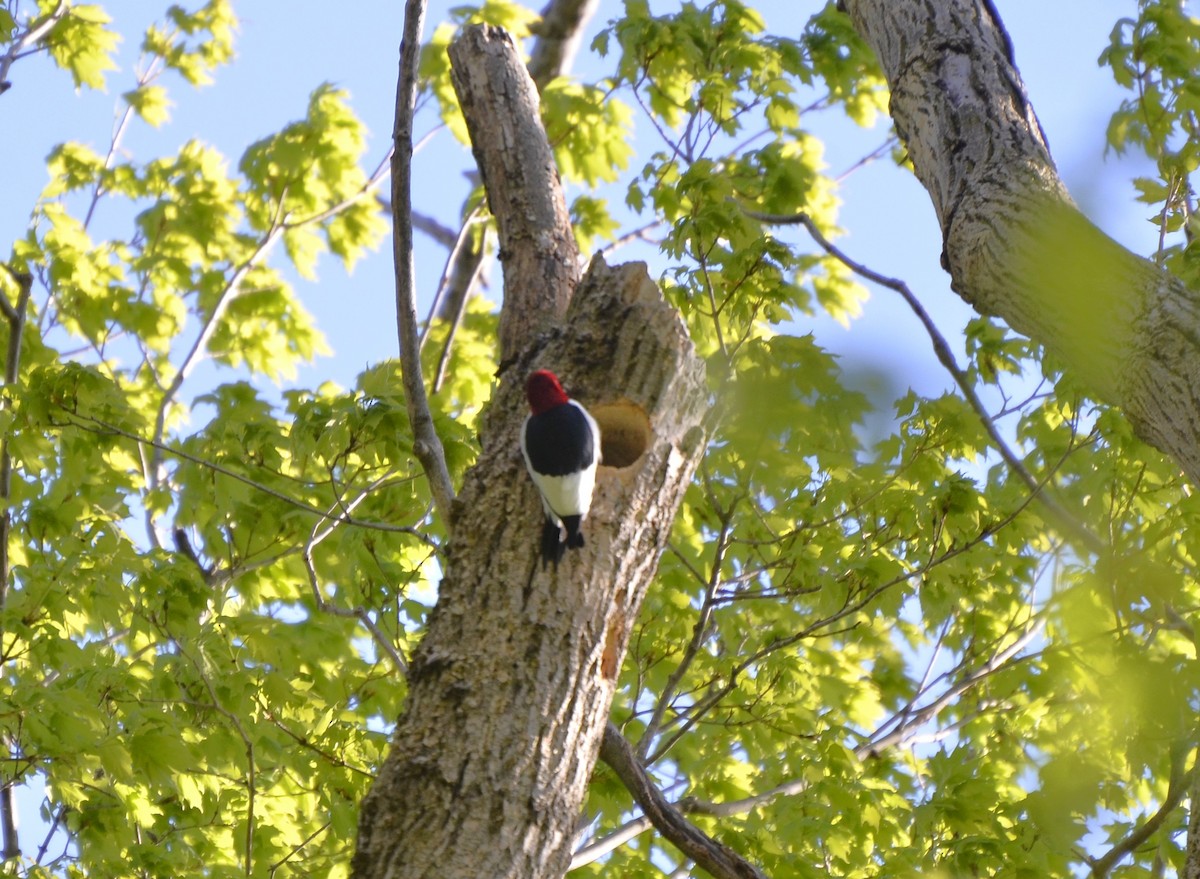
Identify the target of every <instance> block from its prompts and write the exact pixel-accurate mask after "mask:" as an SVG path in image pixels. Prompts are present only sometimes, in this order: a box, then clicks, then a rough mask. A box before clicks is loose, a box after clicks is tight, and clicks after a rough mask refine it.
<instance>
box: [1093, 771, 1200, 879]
mask: <svg viewBox="0 0 1200 879" xmlns="http://www.w3.org/2000/svg"><path fill="white" fill-rule="evenodd" d="M1185 756H1186V751H1183V750H1180V751H1179V752H1178V753H1177V754H1175V755H1173V756H1172V762H1171V777H1170V780H1169V781H1168V783H1167V795H1166V796H1165V797H1163V801H1162V803H1161V805H1159V807H1158V809H1157V810H1156V811H1155V812H1154V814H1153V815H1151V816H1150V817H1148V818H1147V819H1146V820H1145V821H1143V822H1142V823H1141V824H1140V825H1138V826H1137V827H1135V828H1133V830H1131V831H1130V832H1129V834H1128V835H1127V836H1125V838H1124V839H1122V840H1120V841H1119V842H1118V843H1117V844H1116V845H1114V846H1113V847H1112V848H1111V849H1109V850H1108V851H1107V852H1106V853H1105V854H1104V856H1103V857H1100V858H1095V859H1092V858H1088V865H1089V866H1090V867H1091V868H1092V876H1093V877H1094V879H1105V877H1106V876H1107V875H1108V873H1109V871H1110V870H1112V868H1113V867H1115V866H1116V865H1117V862H1118V861H1120V860H1121V859H1122V858H1123V857H1125V856H1126V855H1128V854H1130V853H1131V852H1133V851H1134V850H1135V849H1136V848H1137V847H1138V846H1140V845H1142V843H1144V842H1145V841H1146V840H1148V839H1149V838H1150V837H1151V836H1153V835H1154V834H1155V833H1156V832H1157V831H1158V829H1159V828H1160V827H1162V825H1163V824H1164V823H1165V822H1166V820H1167V818H1168V817H1170V815H1171V813H1172V812H1174V811H1175V809H1176V808H1177V807H1178V806H1179V804H1180V802H1182V800H1183V798H1184V796H1190V797H1191V801H1192V806H1191V813H1192V814H1191V816H1190V819H1189V821H1188V833H1187V860H1186V861H1185V863H1184V870H1183V875H1184V877H1185V879H1196V877H1200V852H1198V851H1197V847H1198V842H1197V839H1196V834H1197V831H1198V830H1200V818H1198V815H1200V808H1197V802H1198V801H1197V794H1200V790H1197V788H1198V787H1200V784H1198V783H1197V779H1198V778H1200V774H1198V773H1197V772H1196V766H1195V765H1193V766H1192V768H1191V769H1189V770H1187V771H1186V772H1185V771H1184V769H1183V760H1184V758H1185Z"/></svg>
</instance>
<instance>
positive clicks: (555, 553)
mask: <svg viewBox="0 0 1200 879" xmlns="http://www.w3.org/2000/svg"><path fill="white" fill-rule="evenodd" d="M566 548H567V547H566V544H565V543H563V542H562V541H561V540H559V529H558V523H557V522H555V521H554V520H553V519H546V520H545V522H544V523H543V525H542V567H543V568H544V567H546V565H548V564H555V565H557V564H558V563H559V561H560V560H561V559H562V557H563V552H564V551H566Z"/></svg>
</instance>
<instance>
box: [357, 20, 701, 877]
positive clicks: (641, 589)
mask: <svg viewBox="0 0 1200 879" xmlns="http://www.w3.org/2000/svg"><path fill="white" fill-rule="evenodd" d="M452 59H453V61H454V64H455V77H456V87H457V88H458V89H459V91H460V95H461V96H462V103H463V107H464V113H465V115H466V118H467V123H468V127H469V128H470V130H471V133H472V140H473V142H474V144H475V151H476V156H477V158H478V160H479V162H480V165H481V170H482V172H483V176H484V180H485V181H486V182H487V185H488V197H489V203H490V205H491V208H492V210H493V212H494V213H495V214H496V215H497V220H498V226H499V229H500V235H501V241H500V244H501V253H502V255H503V256H504V257H505V258H506V259H505V263H504V267H505V291H506V293H505V304H504V310H505V319H504V320H502V327H504V328H505V329H503V330H502V333H505V339H506V343H505V344H506V346H507V347H506V360H505V363H504V364H502V366H501V370H500V373H499V383H498V385H497V387H496V389H495V392H494V395H493V401H492V404H491V405H490V406H489V408H488V411H487V413H486V414H485V415H484V417H483V419H482V423H481V427H480V439H481V442H482V445H483V453H482V455H481V456H480V460H479V462H478V464H477V465H476V466H475V467H474V468H473V469H472V471H471V472H470V473H469V474H468V476H467V478H466V483H465V485H464V486H463V489H462V491H461V493H460V495H459V498H458V501H457V502H456V509H455V517H454V522H453V536H452V538H451V542H450V546H449V551H448V555H447V559H446V572H445V578H444V579H443V580H442V583H441V586H440V590H439V595H438V602H437V606H436V608H435V609H434V611H433V614H432V616H431V619H430V623H429V629H428V631H427V633H426V635H425V637H424V640H423V641H422V642H421V644H420V646H419V647H418V649H417V651H416V655H415V656H414V657H413V661H412V666H411V673H410V677H409V696H408V702H407V704H406V706H405V711H404V714H403V716H402V717H401V718H400V720H399V722H398V724H397V729H396V733H395V737H394V741H393V746H392V751H391V753H390V754H389V757H388V759H387V761H386V763H385V765H384V767H383V769H382V771H381V772H380V775H379V778H378V779H377V780H376V782H375V785H374V787H373V788H372V790H371V793H370V794H369V795H368V797H367V798H366V800H365V801H364V803H363V808H362V814H361V818H360V822H359V840H358V851H357V853H356V855H355V859H354V873H355V875H356V876H357V877H360V879H364V877H372V879H373V877H385V876H387V877H404V879H418V877H438V879H478V877H481V876H486V877H489V879H503V877H512V879H517V877H521V879H540V877H559V876H561V875H562V874H563V873H564V872H565V870H566V868H567V865H568V863H569V861H570V857H571V844H572V838H573V832H574V825H575V821H576V819H577V818H578V816H579V814H580V810H581V808H582V804H583V799H584V795H585V793H586V788H587V783H588V779H589V776H590V774H591V770H592V767H593V765H594V763H595V759H596V754H597V751H598V749H599V745H600V741H601V738H602V736H603V733H604V727H605V722H606V720H607V718H608V712H609V707H610V703H611V700H612V695H613V688H614V685H615V681H616V676H617V672H618V670H619V668H620V663H621V658H622V656H623V655H624V651H625V645H626V639H627V637H628V633H629V628H630V625H631V623H632V622H633V620H634V618H635V617H636V615H637V612H638V608H639V606H640V604H641V601H642V598H643V596H644V594H645V590H646V587H647V585H648V584H649V582H650V579H651V578H652V576H653V574H654V571H655V569H656V568H657V563H658V556H659V553H660V551H661V549H662V546H663V544H664V542H665V540H666V536H667V534H668V532H669V530H670V527H671V523H672V521H673V519H674V517H675V513H676V511H677V508H678V505H679V503H680V502H681V500H682V497H683V493H684V491H685V489H686V487H687V485H688V483H689V482H690V480H691V477H692V473H693V472H694V469H695V466H696V463H697V461H698V460H699V456H700V454H701V452H702V449H703V435H702V431H701V428H700V420H701V417H702V415H703V411H704V406H705V400H706V393H705V382H704V370H703V365H702V363H701V362H700V361H699V360H698V359H697V358H696V357H695V355H694V352H693V350H692V347H691V344H690V342H689V341H688V339H687V335H686V331H685V330H684V328H683V325H682V323H681V322H680V320H679V318H678V316H677V315H676V314H675V312H674V311H673V310H672V309H671V308H670V307H669V306H668V305H667V304H666V303H665V302H664V300H663V298H662V295H661V293H660V291H659V290H658V288H657V287H656V286H655V285H654V284H653V283H652V282H651V281H650V279H649V277H648V276H647V274H646V270H645V267H644V266H642V265H640V264H633V265H626V266H618V267H615V268H609V267H608V266H606V265H605V264H604V263H603V262H602V261H600V260H596V261H595V262H593V264H592V267H591V269H590V270H589V271H588V273H587V275H586V277H585V278H584V279H583V281H582V282H581V283H579V287H578V289H577V290H575V289H574V287H575V280H574V278H573V277H572V276H571V272H570V271H569V270H568V268H567V264H568V263H569V262H571V260H572V259H574V257H573V256H572V255H571V254H572V253H573V249H574V245H573V242H572V243H571V244H570V245H569V246H567V245H566V244H565V242H566V241H567V240H568V239H569V238H570V230H569V227H567V226H566V215H565V212H560V211H559V210H557V205H559V204H561V192H560V191H559V184H558V179H557V174H556V173H555V171H554V166H553V163H552V161H551V160H550V159H549V151H548V148H547V146H546V143H545V134H544V132H543V131H542V130H541V129H540V126H539V125H538V122H537V115H536V113H537V101H536V92H535V91H534V90H533V85H532V83H531V82H530V81H529V79H528V75H527V74H526V73H525V71H524V69H523V68H522V67H521V65H520V62H519V59H518V58H517V56H516V54H515V52H514V51H513V49H512V45H511V43H510V42H509V41H508V38H507V36H506V35H505V34H503V32H501V31H497V30H494V29H491V28H471V29H468V30H467V32H466V33H464V35H463V36H462V37H461V38H460V41H459V43H458V44H457V46H456V48H455V49H454V50H452ZM531 94H532V95H533V97H532V99H531V98H530V95H531ZM531 138H532V139H533V140H534V141H538V142H531V141H530V139H531ZM531 163H532V164H531ZM547 163H548V164H547ZM518 166H519V167H518ZM514 169H515V170H514ZM529 187H535V188H541V189H542V191H537V192H530V191H527V190H528V188H529ZM522 188H523V189H524V190H526V191H517V190H519V189H522ZM564 308H565V313H564V311H563V309H564ZM510 309H512V311H511V312H510ZM537 367H548V368H552V369H554V370H555V371H557V372H558V373H559V375H560V377H562V379H563V380H564V383H565V385H566V387H567V390H568V392H569V393H571V394H572V396H575V397H577V398H578V399H579V400H580V401H581V402H583V403H584V404H585V405H587V406H588V407H589V408H590V409H591V411H592V413H593V414H594V415H595V416H596V418H597V420H598V421H599V422H600V426H601V430H602V432H603V434H604V448H603V453H604V459H605V461H604V463H605V466H602V467H601V469H600V473H599V479H598V482H597V489H596V497H595V500H594V502H593V507H592V515H591V517H590V518H589V519H588V520H587V522H586V523H585V526H584V529H585V534H586V538H587V546H586V547H584V548H583V549H582V550H577V551H572V552H570V553H568V555H567V557H566V559H565V560H564V562H563V563H562V564H560V565H559V566H558V567H557V568H555V567H550V568H543V567H542V566H541V564H540V561H539V546H540V543H539V535H540V530H541V511H540V505H539V502H538V500H537V495H536V492H535V490H534V488H533V485H532V483H531V482H530V480H529V478H528V476H527V475H526V474H525V472H524V465H523V462H522V459H521V454H520V451H519V444H518V431H519V427H520V423H521V421H522V419H523V418H524V415H525V411H526V404H525V401H524V398H523V386H524V379H525V376H526V375H527V374H528V372H529V371H530V370H531V369H534V368H537Z"/></svg>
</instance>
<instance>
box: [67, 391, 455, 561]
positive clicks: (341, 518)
mask: <svg viewBox="0 0 1200 879" xmlns="http://www.w3.org/2000/svg"><path fill="white" fill-rule="evenodd" d="M61 411H63V412H64V413H66V414H67V415H68V416H69V417H70V418H71V419H72V420H71V421H69V422H67V423H66V424H60V425H57V426H59V427H65V426H67V425H70V426H71V427H78V428H79V429H80V430H87V431H91V432H93V433H100V432H103V433H104V434H108V435H113V436H119V437H123V438H124V439H127V440H132V441H133V442H135V443H141V444H143V445H147V446H150V447H151V448H152V449H154V450H155V451H158V452H162V453H164V454H168V455H174V456H175V457H177V458H182V459H183V460H185V461H190V462H191V463H193V464H198V465H200V466H201V467H206V468H208V469H209V470H212V471H213V472H214V473H220V474H221V475H222V476H228V477H229V478H230V479H235V480H237V481H238V482H240V483H242V484H243V485H248V486H250V487H251V488H253V489H255V490H256V491H261V492H262V493H263V494H266V495H269V496H271V497H273V498H275V499H276V500H278V501H282V502H283V503H285V504H289V505H290V506H293V507H295V508H296V509H298V510H303V511H304V512H306V513H312V514H313V515H314V516H318V517H320V518H321V519H322V520H325V521H329V522H336V523H337V524H339V525H353V526H354V527H356V528H370V529H372V530H375V531H391V532H395V533H398V534H408V535H410V536H412V537H415V538H417V539H418V540H420V541H421V542H422V543H424V544H426V545H428V546H431V547H436V546H437V543H436V542H435V541H434V540H433V539H432V538H430V537H429V536H428V535H425V534H423V533H421V531H419V530H418V529H416V528H413V527H412V526H411V525H393V524H392V523H390V522H371V521H369V520H364V519H356V518H354V517H352V516H346V515H343V514H339V513H336V512H333V511H329V512H327V511H325V510H322V509H321V508H320V507H314V506H312V505H311V504H308V503H305V502H304V501H301V500H297V499H296V498H294V497H289V496H288V495H286V494H284V493H283V492H281V491H277V490H276V489H274V488H271V487H270V486H269V485H263V484H262V483H261V482H258V481H256V480H254V479H251V478H250V477H249V476H245V475H243V474H241V473H238V472H237V471H235V470H230V469H229V468H228V467H223V466H222V465H220V464H217V463H216V462H214V461H207V460H205V459H204V458H201V457H199V456H197V455H193V454H191V453H190V452H185V451H183V450H182V449H177V448H174V447H173V446H168V445H167V444H166V443H160V442H156V441H155V440H151V439H146V438H145V437H140V436H138V435H137V434H134V433H130V432H129V431H127V430H122V429H121V428H119V427H117V426H116V425H113V424H108V423H107V422H105V421H101V420H100V419H99V418H93V417H92V416H88V415H80V414H78V413H75V412H70V411H69V410H67V409H62V410H61ZM82 422H91V423H92V424H93V425H95V427H94V428H93V427H89V426H88V425H87V424H86V423H82Z"/></svg>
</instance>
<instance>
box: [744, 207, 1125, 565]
mask: <svg viewBox="0 0 1200 879" xmlns="http://www.w3.org/2000/svg"><path fill="white" fill-rule="evenodd" d="M745 213H746V215H747V216H749V217H751V218H753V219H755V220H758V221H760V222H763V223H773V224H780V225H787V224H791V225H801V226H803V227H804V228H805V229H807V230H808V234H809V235H811V236H812V238H813V240H814V241H816V242H817V244H818V245H819V246H820V247H821V249H822V250H824V251H825V252H826V253H828V254H829V255H830V256H832V257H833V258H834V259H836V260H837V261H838V262H840V263H841V264H842V265H844V266H846V268H848V269H850V271H852V272H854V273H855V274H856V275H859V276H861V277H863V278H866V279H867V280H868V281H871V282H873V283H875V284H878V285H879V286H881V287H886V288H888V289H889V290H894V291H895V292H897V293H899V294H900V296H901V297H902V298H903V299H904V301H905V303H907V304H908V307H909V308H910V309H911V310H912V312H913V314H915V315H916V316H917V320H919V321H920V322H921V326H923V327H924V328H925V332H926V334H927V335H928V336H929V340H930V342H931V343H932V344H933V352H934V354H935V355H936V356H937V359H938V362H940V363H941V364H942V366H944V367H945V368H946V371H947V372H949V373H950V375H951V377H952V378H953V379H954V382H955V384H957V385H958V387H959V390H961V391H962V393H963V396H964V397H966V399H967V403H968V404H969V405H970V406H971V408H972V409H974V410H975V413H976V414H977V415H978V416H979V418H980V420H981V421H982V422H983V428H984V430H985V431H987V434H988V436H989V437H990V438H991V440H992V443H993V444H994V445H995V446H996V450H997V451H998V452H999V453H1000V456H1001V457H1002V458H1003V459H1004V462H1005V463H1006V464H1007V465H1008V467H1009V469H1010V470H1011V471H1012V472H1013V474H1014V475H1015V476H1016V477H1017V478H1018V479H1020V480H1021V481H1022V482H1023V483H1025V485H1026V487H1027V488H1028V489H1029V490H1030V491H1031V492H1033V493H1034V497H1036V498H1037V500H1038V502H1039V503H1040V504H1041V505H1042V507H1043V509H1045V510H1046V512H1048V513H1049V514H1050V516H1051V518H1052V519H1053V520H1054V523H1055V524H1056V525H1057V526H1058V527H1059V528H1062V529H1063V530H1064V531H1066V532H1067V533H1068V534H1070V535H1072V536H1073V537H1074V538H1075V539H1077V540H1078V541H1079V542H1080V543H1081V544H1083V545H1084V546H1085V547H1086V548H1087V549H1088V550H1089V551H1090V552H1093V553H1096V554H1097V555H1105V554H1106V553H1107V551H1108V549H1107V547H1106V545H1105V543H1104V541H1102V540H1101V539H1100V538H1099V537H1098V536H1097V535H1095V534H1094V533H1092V531H1090V530H1089V529H1088V528H1087V526H1086V525H1084V524H1083V523H1082V522H1080V521H1079V520H1078V519H1077V518H1076V517H1075V516H1074V515H1072V514H1071V513H1070V512H1069V511H1068V510H1067V509H1066V508H1065V507H1063V506H1062V504H1060V503H1059V502H1058V501H1057V500H1056V499H1055V498H1054V497H1053V496H1052V495H1051V494H1049V493H1048V492H1046V491H1045V490H1044V488H1045V486H1044V482H1040V481H1039V480H1038V479H1036V478H1035V477H1034V476H1033V474H1031V473H1030V472H1029V471H1028V470H1027V469H1026V468H1025V465H1024V464H1023V463H1021V461H1020V459H1019V458H1017V456H1016V454H1015V453H1014V452H1013V451H1012V449H1011V448H1009V446H1008V443H1007V442H1005V440H1004V438H1003V437H1002V436H1000V431H999V429H998V428H997V427H996V424H995V422H994V421H993V420H992V417H991V416H990V415H989V414H988V411H987V407H986V406H984V405H983V401H982V400H980V399H979V395H978V394H976V393H975V388H974V386H973V385H972V384H971V380H970V378H969V377H968V376H967V374H966V373H965V372H964V371H963V370H962V369H961V368H959V366H958V363H957V362H956V361H955V359H954V354H953V353H952V352H951V351H950V346H949V344H948V343H947V342H946V339H945V337H944V336H943V335H942V334H941V331H939V330H938V328H937V326H936V324H934V322H933V319H932V318H931V317H930V316H929V313H928V312H927V311H926V310H925V308H924V307H923V306H922V305H921V302H920V300H918V299H917V297H916V296H915V295H914V294H913V292H912V290H910V289H909V287H908V285H907V284H905V283H904V282H903V281H900V280H897V279H896V278H889V277H887V276H885V275H881V274H879V273H878V272H876V271H873V270H872V269H869V268H867V267H866V266H864V265H862V264H861V263H858V262H855V261H854V260H852V259H851V258H850V257H849V256H847V255H846V254H845V253H843V252H842V251H841V250H840V249H839V248H838V247H837V246H836V245H834V244H833V243H832V242H831V241H830V240H829V239H828V238H826V237H825V236H824V234H822V232H821V230H820V229H818V228H817V225H816V223H814V222H813V221H812V218H811V217H809V216H808V215H807V214H795V215H784V216H780V215H776V214H760V213H757V212H755V211H749V210H748V211H746V212H745Z"/></svg>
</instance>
